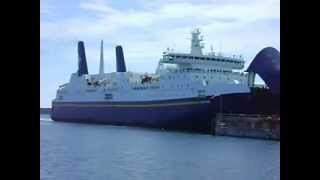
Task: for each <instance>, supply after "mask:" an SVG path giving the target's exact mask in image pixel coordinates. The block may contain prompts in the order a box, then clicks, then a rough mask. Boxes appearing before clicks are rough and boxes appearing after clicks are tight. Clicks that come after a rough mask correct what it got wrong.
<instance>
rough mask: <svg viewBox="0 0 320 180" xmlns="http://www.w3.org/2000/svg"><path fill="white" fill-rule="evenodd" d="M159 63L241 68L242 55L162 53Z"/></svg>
mask: <svg viewBox="0 0 320 180" xmlns="http://www.w3.org/2000/svg"><path fill="white" fill-rule="evenodd" d="M160 63H166V64H177V65H179V66H188V67H194V66H204V67H212V66H214V67H221V68H223V69H243V67H244V60H243V59H242V57H235V56H234V57H224V56H220V55H217V56H216V55H192V54H185V53H166V52H165V53H164V55H163V57H162V59H160Z"/></svg>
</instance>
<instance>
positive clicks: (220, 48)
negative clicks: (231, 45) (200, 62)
mask: <svg viewBox="0 0 320 180" xmlns="http://www.w3.org/2000/svg"><path fill="white" fill-rule="evenodd" d="M221 50H222V42H221V40H220V41H219V56H221V54H222V53H221Z"/></svg>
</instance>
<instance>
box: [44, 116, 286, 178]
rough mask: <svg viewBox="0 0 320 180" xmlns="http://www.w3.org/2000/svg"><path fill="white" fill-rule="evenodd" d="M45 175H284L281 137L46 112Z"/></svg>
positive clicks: (252, 176)
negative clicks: (69, 118)
mask: <svg viewBox="0 0 320 180" xmlns="http://www.w3.org/2000/svg"><path fill="white" fill-rule="evenodd" d="M40 177H41V179H43V180H100V179H102V180H104V179H106V180H109V179H110V180H144V179H145V180H154V179H155V180H171V179H173V180H180V179H181V180H182V179H184V180H185V179H194V180H202V179H206V180H278V179H280V142H277V141H265V140H255V139H242V138H232V137H214V136H210V135H201V134H193V133H183V132H168V131H162V130H155V129H145V128H133V127H118V126H107V125H91V124H74V123H61V122H53V121H51V120H50V118H49V116H48V115H40Z"/></svg>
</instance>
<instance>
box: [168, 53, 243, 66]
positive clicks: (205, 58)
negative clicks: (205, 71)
mask: <svg viewBox="0 0 320 180" xmlns="http://www.w3.org/2000/svg"><path fill="white" fill-rule="evenodd" d="M167 57H168V58H169V60H172V59H173V58H182V59H196V60H197V59H199V60H206V61H220V62H230V63H236V64H241V63H242V62H240V61H234V60H230V59H217V58H209V57H196V56H173V55H170V56H167ZM164 59H167V58H164Z"/></svg>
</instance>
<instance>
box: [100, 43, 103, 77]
mask: <svg viewBox="0 0 320 180" xmlns="http://www.w3.org/2000/svg"><path fill="white" fill-rule="evenodd" d="M103 64H104V62H103V40H101V46H100V67H99V74H100V75H101V74H104V66H103Z"/></svg>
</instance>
